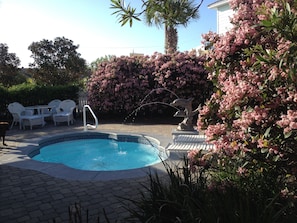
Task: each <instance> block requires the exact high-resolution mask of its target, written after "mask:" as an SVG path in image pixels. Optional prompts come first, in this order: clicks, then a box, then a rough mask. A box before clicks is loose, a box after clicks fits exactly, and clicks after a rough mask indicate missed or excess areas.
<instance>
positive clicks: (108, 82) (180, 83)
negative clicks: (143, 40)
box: [88, 52, 212, 115]
mask: <svg viewBox="0 0 297 223" xmlns="http://www.w3.org/2000/svg"><path fill="white" fill-rule="evenodd" d="M204 61H205V58H204V57H197V56H196V54H195V53H194V52H185V53H181V52H177V53H175V54H173V55H164V54H160V53H155V54H154V55H152V56H150V57H149V56H145V57H128V56H122V57H114V58H112V59H111V60H110V61H105V62H102V63H100V64H99V66H98V68H97V70H96V71H95V72H94V73H93V74H92V76H91V78H90V80H89V82H88V93H89V102H90V104H91V106H92V107H94V108H96V110H97V111H99V112H101V113H109V114H120V115H127V114H129V113H131V112H133V111H134V109H136V108H137V107H138V106H139V105H141V103H142V104H144V103H149V102H157V101H160V102H165V103H170V102H172V101H173V100H174V99H176V97H175V96H174V94H172V93H170V91H172V92H174V93H175V94H177V95H178V97H180V98H190V97H193V98H194V102H193V106H198V104H201V103H202V104H203V103H204V102H205V100H206V99H207V98H209V96H210V94H211V91H212V84H211V82H210V81H208V80H207V72H206V70H205V69H204ZM164 88H165V89H167V90H168V91H167V90H162V89H164ZM157 89H159V90H157ZM154 90H155V91H154ZM151 91H153V92H152V93H151ZM149 93H151V94H150V95H149V97H147V98H146V99H145V100H143V99H144V98H145V96H146V95H147V94H149ZM158 106H160V105H158V104H153V105H151V106H150V107H149V108H150V110H151V111H153V112H158V111H160V110H162V109H163V110H164V109H166V108H162V109H160V108H159V107H158ZM170 115H172V114H170Z"/></svg>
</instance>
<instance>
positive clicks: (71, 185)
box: [0, 121, 176, 223]
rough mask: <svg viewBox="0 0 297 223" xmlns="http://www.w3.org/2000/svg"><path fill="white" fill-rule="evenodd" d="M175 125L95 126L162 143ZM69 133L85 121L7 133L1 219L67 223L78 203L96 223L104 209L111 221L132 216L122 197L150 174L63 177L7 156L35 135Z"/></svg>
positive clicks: (134, 192) (2, 154) (0, 159)
mask: <svg viewBox="0 0 297 223" xmlns="http://www.w3.org/2000/svg"><path fill="white" fill-rule="evenodd" d="M175 128H176V125H172V124H168V125H167V124H166V125H163V124H162V125H160V124H156V125H150V124H146V125H138V124H134V125H123V124H118V123H113V124H110V123H101V124H99V127H98V129H97V130H99V131H111V132H127V133H142V134H147V135H150V136H152V137H155V138H157V139H158V140H160V141H161V145H163V146H166V145H167V144H168V143H171V142H172V136H171V133H172V131H173V130H174V129H175ZM70 131H83V126H82V123H81V122H79V121H76V122H75V124H74V125H71V126H67V125H60V126H56V127H55V126H54V125H53V124H52V123H47V125H46V126H45V127H43V128H39V127H36V128H34V129H33V130H19V129H18V127H17V126H15V127H14V128H13V129H12V130H9V131H8V132H7V136H6V143H7V144H8V146H7V147H3V148H2V149H1V150H0V163H1V165H0V170H1V180H0V182H1V183H0V184H1V187H0V213H1V214H0V220H1V222H6V223H9V222H53V220H55V222H68V220H69V215H68V207H69V206H70V205H73V204H75V203H80V205H81V207H82V210H83V211H82V215H83V216H85V215H86V210H87V209H88V212H89V222H95V219H96V218H97V217H98V216H100V219H101V220H102V222H104V216H103V208H104V209H105V211H106V213H107V216H108V218H109V220H111V222H114V221H115V220H118V222H121V221H119V220H121V219H123V218H124V217H126V216H127V215H128V213H127V211H126V210H125V209H124V206H126V205H125V204H123V203H121V202H120V201H119V199H118V198H117V197H118V196H120V197H121V196H122V197H128V198H133V197H136V196H137V195H138V193H137V191H138V190H141V189H142V186H141V185H140V183H144V182H146V180H147V177H146V176H141V177H136V178H133V177H131V178H128V179H117V180H105V181H90V180H69V179H68V180H65V179H61V178H57V177H53V176H49V175H47V174H44V173H41V172H39V171H36V170H30V169H24V168H18V167H16V166H17V165H15V164H13V163H9V161H7V160H3V158H4V157H6V156H7V154H9V153H15V152H17V149H16V148H17V147H19V146H20V145H22V144H24V143H30V141H32V140H33V139H36V138H40V137H42V136H45V135H54V134H58V133H64V132H70Z"/></svg>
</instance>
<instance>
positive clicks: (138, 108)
mask: <svg viewBox="0 0 297 223" xmlns="http://www.w3.org/2000/svg"><path fill="white" fill-rule="evenodd" d="M154 104H161V105H166V106H169V107H172V108H174V109H176V110H177V111H180V110H179V109H178V108H177V107H175V106H173V105H171V104H169V103H165V102H161V101H153V102H148V103H145V104H142V105H140V106H138V107H137V108H136V109H135V110H134V111H133V112H131V113H130V114H129V115H128V116H127V117H126V118H125V120H124V122H126V121H127V119H129V118H130V117H131V116H132V115H134V114H135V113H137V112H138V111H139V110H140V109H141V108H143V107H145V106H148V105H154Z"/></svg>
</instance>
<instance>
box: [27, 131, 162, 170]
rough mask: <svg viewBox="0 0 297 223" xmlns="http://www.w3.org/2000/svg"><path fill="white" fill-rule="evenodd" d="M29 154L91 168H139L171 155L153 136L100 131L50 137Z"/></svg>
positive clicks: (77, 166)
mask: <svg viewBox="0 0 297 223" xmlns="http://www.w3.org/2000/svg"><path fill="white" fill-rule="evenodd" d="M29 156H30V157H31V158H32V159H33V160H36V161H40V162H49V163H61V164H63V165H66V166H68V167H71V168H74V169H79V170H91V171H117V170H130V169H137V168H142V167H147V166H151V165H154V164H157V163H160V162H162V161H163V160H166V159H167V158H168V154H167V152H166V151H165V149H164V148H163V147H161V146H160V143H159V141H158V140H156V139H154V138H151V137H148V136H144V135H130V134H115V133H99V132H96V133H89V132H86V133H80V134H70V135H62V136H56V137H52V138H51V137H50V138H47V139H46V140H43V141H41V142H40V143H39V147H38V149H36V150H34V151H33V152H31V153H30V154H29Z"/></svg>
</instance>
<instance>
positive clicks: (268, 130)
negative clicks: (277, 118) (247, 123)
mask: <svg viewBox="0 0 297 223" xmlns="http://www.w3.org/2000/svg"><path fill="white" fill-rule="evenodd" d="M270 130H271V127H269V128H267V129H266V131H265V133H264V137H265V138H268V137H269V136H270Z"/></svg>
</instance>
